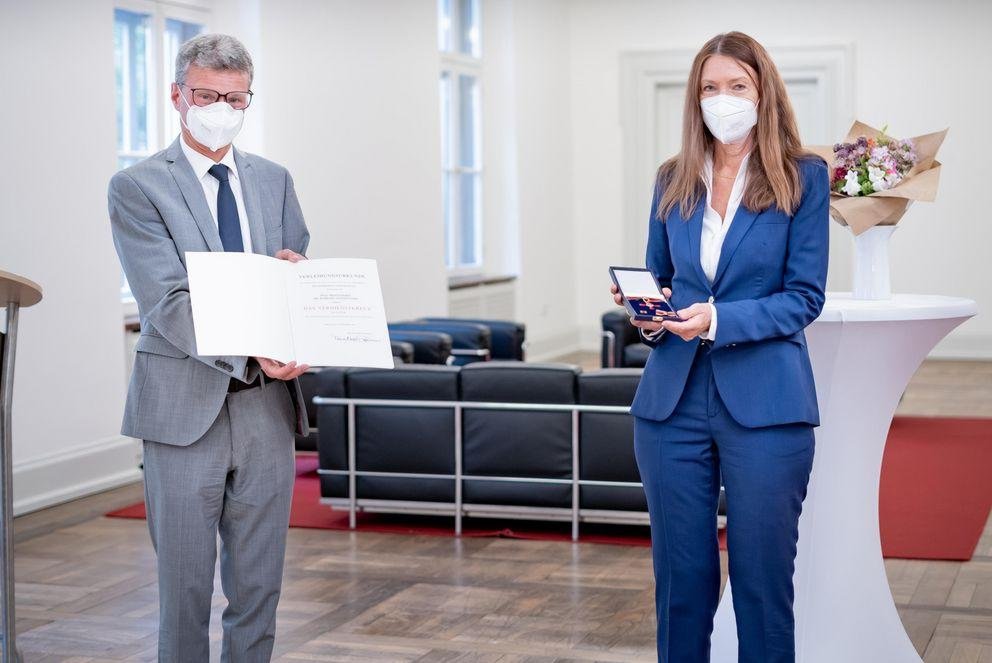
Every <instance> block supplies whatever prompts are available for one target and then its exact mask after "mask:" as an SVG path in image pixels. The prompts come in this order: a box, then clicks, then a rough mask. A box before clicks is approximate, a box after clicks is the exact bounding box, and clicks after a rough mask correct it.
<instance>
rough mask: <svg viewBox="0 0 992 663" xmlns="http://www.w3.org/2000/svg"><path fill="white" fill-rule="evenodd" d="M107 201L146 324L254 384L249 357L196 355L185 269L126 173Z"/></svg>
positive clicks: (112, 185) (254, 368) (119, 251)
mask: <svg viewBox="0 0 992 663" xmlns="http://www.w3.org/2000/svg"><path fill="white" fill-rule="evenodd" d="M107 197H108V204H109V208H110V222H111V230H112V231H113V236H114V246H115V247H116V248H117V255H118V256H119V257H120V260H121V265H122V266H123V267H124V274H125V275H126V276H127V281H128V285H130V286H131V293H132V294H133V295H134V298H135V300H136V301H137V302H138V307H139V308H140V310H141V312H142V314H143V316H144V318H145V320H146V321H147V322H148V323H149V324H151V326H152V327H154V328H155V329H156V330H157V331H158V332H159V333H160V334H161V335H162V336H163V337H164V338H165V340H167V341H169V343H171V344H172V345H174V346H175V347H177V348H179V349H180V350H182V351H183V352H185V353H187V354H189V355H190V356H191V357H194V358H196V359H198V360H199V361H201V362H203V363H204V364H206V365H207V366H210V367H211V368H214V369H216V370H218V371H221V372H223V373H225V374H228V375H230V376H232V377H236V378H238V379H240V380H243V381H245V382H250V381H253V380H254V379H255V378H256V376H257V374H258V365H257V364H256V363H255V362H253V361H252V362H249V361H248V357H235V356H225V357H214V356H209V357H208V356H203V355H199V354H197V352H196V337H195V335H194V332H193V311H192V309H191V308H190V302H189V280H188V277H187V275H186V266H185V264H184V263H183V262H182V260H181V259H180V256H179V250H178V249H177V248H176V244H175V242H173V240H172V236H171V235H170V234H169V229H168V228H167V227H166V225H165V221H163V219H162V215H161V214H160V213H159V211H158V209H157V208H156V207H155V205H154V203H152V202H151V200H149V199H148V196H147V195H145V193H144V191H142V190H141V187H140V186H139V185H138V183H137V182H136V181H135V180H134V178H132V177H131V176H130V175H129V174H127V173H125V172H119V173H117V174H116V175H114V177H113V178H111V180H110V189H109V191H108V194H107ZM228 367H230V370H227V368H228Z"/></svg>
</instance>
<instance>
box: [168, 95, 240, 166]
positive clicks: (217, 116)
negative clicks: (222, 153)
mask: <svg viewBox="0 0 992 663" xmlns="http://www.w3.org/2000/svg"><path fill="white" fill-rule="evenodd" d="M179 96H180V98H182V100H183V101H186V95H184V94H183V93H182V91H180V93H179ZM179 119H180V120H182V115H180V116H179ZM244 121H245V112H244V111H243V110H235V109H234V108H232V107H231V104H229V103H227V102H226V101H215V102H214V103H212V104H210V105H209V106H192V105H190V103H189V102H188V101H186V121H185V122H183V124H184V125H185V126H186V128H187V129H189V133H190V134H191V135H192V136H193V138H194V139H196V142H198V143H199V144H200V145H203V146H204V147H206V148H207V149H209V150H210V151H212V152H216V151H217V150H219V149H220V148H222V147H224V146H225V145H230V144H231V142H233V141H234V139H235V137H236V136H237V135H238V132H240V131H241V125H242V124H243V123H244Z"/></svg>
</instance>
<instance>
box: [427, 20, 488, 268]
mask: <svg viewBox="0 0 992 663" xmlns="http://www.w3.org/2000/svg"><path fill="white" fill-rule="evenodd" d="M482 2H483V0H477V3H478V5H477V6H478V11H477V12H476V17H477V19H476V20H477V26H478V35H479V37H478V51H479V55H478V56H475V55H471V54H468V53H462V52H460V51H457V50H453V51H444V50H441V45H440V43H438V54H439V56H440V67H439V73H438V85H439V88H438V96H439V102H440V101H441V92H440V82H441V77H442V76H443V75H444V74H447V75H448V76H449V85H450V88H449V95H448V103H449V107H448V108H447V109H446V110H447V117H448V120H449V126H448V129H449V132H448V135H447V138H446V140H447V146H448V154H447V155H445V154H442V155H441V176H442V178H443V179H444V180H447V181H449V182H450V186H452V187H453V189H454V192H450V191H449V197H450V199H451V200H452V201H453V202H454V204H453V205H452V209H451V219H452V223H451V227H450V228H449V227H447V226H446V227H445V229H444V232H445V234H446V235H447V236H446V237H445V243H446V246H447V247H448V250H447V253H446V255H445V257H444V261H445V268H446V270H447V273H448V275H449V276H465V275H477V274H482V273H485V267H486V256H485V254H484V253H483V241H482V240H483V229H484V225H485V224H484V216H485V206H484V204H483V201H484V199H485V189H486V187H485V144H484V141H483V136H484V131H483V125H484V122H485V118H484V113H483V108H484V105H485V103H484V99H485V82H484V77H483V71H484V65H483V58H484V57H485V42H484V40H483V39H482V33H483V23H482ZM437 15H438V21H440V19H441V5H440V1H439V2H438V11H437ZM460 26H461V17H460V15H459V1H458V0H452V2H451V32H450V37H451V46H452V48H455V49H457V48H458V44H457V39H458V34H459V33H458V30H457V29H458V28H459V27H460ZM439 31H440V27H439ZM438 42H440V39H438ZM462 75H467V76H472V77H473V78H474V79H475V85H476V97H477V98H476V108H475V118H476V126H475V132H476V140H477V141H478V143H477V146H478V152H477V154H476V164H477V165H476V166H475V167H465V166H462V165H460V164H459V160H460V159H459V157H460V154H461V150H460V148H461V134H462V131H461V112H460V111H461V107H462V102H461V99H462V94H461V89H460V86H459V84H458V78H459V76H462ZM441 117H442V118H443V117H444V115H443V111H442V115H441ZM444 131H445V127H444V126H443V124H442V125H441V132H442V136H441V139H442V143H441V144H442V146H443V145H445V136H444V135H443V134H444ZM449 156H450V158H449ZM465 174H472V175H475V176H477V177H478V181H479V189H478V196H477V199H476V200H475V207H476V209H477V213H476V217H475V219H474V223H475V229H474V235H475V242H474V243H475V246H474V255H475V258H476V261H475V262H474V263H472V264H460V261H459V254H460V249H461V237H462V226H463V219H462V215H461V210H462V205H461V200H462V197H461V179H462V178H461V177H459V176H460V175H465ZM442 185H443V182H442ZM443 195H444V194H443V188H442V196H443ZM443 204H444V205H446V204H447V201H446V200H443ZM443 222H444V219H443V218H442V223H443Z"/></svg>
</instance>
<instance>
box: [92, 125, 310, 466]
mask: <svg viewBox="0 0 992 663" xmlns="http://www.w3.org/2000/svg"><path fill="white" fill-rule="evenodd" d="M180 140H181V138H179V139H176V141H175V142H174V143H172V145H170V146H169V147H168V148H167V149H165V150H163V151H161V152H159V153H158V154H155V155H153V156H151V157H149V158H147V159H145V160H144V161H141V162H140V163H137V164H135V165H134V166H131V167H130V168H127V169H125V170H122V171H120V172H118V173H117V174H116V175H114V177H113V178H112V179H111V180H110V190H109V193H108V198H109V205H110V221H111V224H112V229H113V236H114V245H115V246H116V247H117V255H118V256H120V260H121V264H122V265H123V266H124V273H125V274H126V275H127V280H128V284H129V285H130V286H131V292H132V293H133V294H134V298H135V299H136V300H137V302H138V312H139V315H140V317H141V336H140V338H139V339H138V346H137V350H138V352H137V357H136V359H135V364H134V371H133V373H132V374H131V382H130V385H129V386H128V393H127V404H126V405H125V408H124V423H123V427H122V430H121V432H122V433H123V434H124V435H128V436H131V437H136V438H140V439H143V440H153V441H156V442H162V443H165V444H175V445H181V446H182V445H189V444H192V443H193V442H195V441H196V440H198V439H199V438H200V437H202V436H203V434H204V433H206V431H207V429H208V428H209V427H210V425H211V424H212V423H213V421H214V420H215V419H216V418H217V415H218V413H219V412H220V408H221V407H222V405H223V404H224V399H225V397H226V394H227V390H228V385H229V383H230V380H231V378H232V377H234V378H237V379H239V380H242V381H244V382H251V381H253V380H255V378H256V377H257V375H258V373H259V371H260V369H259V367H258V364H257V363H256V362H254V361H253V360H250V359H249V358H248V357H208V356H204V355H200V354H198V353H197V351H196V340H195V336H194V333H193V314H192V311H191V309H190V301H189V282H188V280H187V275H186V262H185V261H186V255H185V252H186V251H223V250H224V247H223V245H222V244H221V241H220V235H219V233H218V230H217V224H216V222H215V221H214V219H213V216H211V214H210V209H209V208H208V207H207V201H206V198H205V197H204V195H203V188H202V186H201V185H200V183H199V182H198V181H197V179H196V176H195V174H194V173H193V169H192V167H191V166H190V165H189V161H187V160H186V156H185V155H184V154H183V151H182V147H181V146H180V145H179V141H180ZM232 149H233V148H232ZM234 161H235V163H236V164H237V166H238V175H239V177H240V178H241V187H242V195H243V197H244V203H245V212H246V213H247V215H248V221H249V227H250V230H251V244H252V248H253V250H254V251H255V253H264V254H266V255H270V256H271V255H275V253H276V251H278V250H280V249H292V250H293V251H296V252H297V253H301V254H303V253H305V252H306V248H307V244H308V243H309V241H310V233H309V232H308V231H307V227H306V224H305V223H304V221H303V212H302V211H301V210H300V204H299V201H298V200H297V198H296V191H295V190H294V189H293V179H292V177H290V175H289V172H288V171H287V170H286V169H285V168H283V167H282V166H280V165H278V164H275V163H273V162H271V161H268V160H266V159H263V158H261V157H258V156H255V155H253V154H246V153H244V152H240V151H238V150H235V152H234ZM286 385H287V387H288V388H289V391H290V395H291V396H292V397H293V402H294V405H295V408H296V419H297V421H296V426H297V430H296V432H297V433H299V434H301V435H306V434H307V432H308V430H309V426H308V422H307V415H306V408H305V407H304V402H303V394H302V392H301V391H300V385H299V381H297V380H293V381H292V382H291V383H286ZM271 386H273V387H276V388H279V385H271ZM265 388H269V386H268V385H267V386H266V387H265Z"/></svg>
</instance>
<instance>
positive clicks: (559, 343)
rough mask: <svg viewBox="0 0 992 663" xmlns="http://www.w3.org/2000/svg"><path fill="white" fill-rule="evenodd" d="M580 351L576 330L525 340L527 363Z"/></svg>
mask: <svg viewBox="0 0 992 663" xmlns="http://www.w3.org/2000/svg"><path fill="white" fill-rule="evenodd" d="M580 349H581V348H580V344H579V334H578V330H570V331H567V332H563V333H561V334H553V335H551V336H544V337H542V338H536V339H527V361H548V360H550V359H555V358H557V357H561V356H562V355H566V354H569V353H572V352H577V351H578V350H580Z"/></svg>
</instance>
